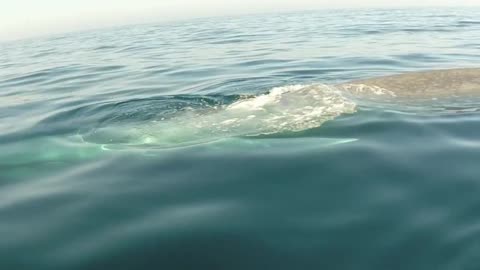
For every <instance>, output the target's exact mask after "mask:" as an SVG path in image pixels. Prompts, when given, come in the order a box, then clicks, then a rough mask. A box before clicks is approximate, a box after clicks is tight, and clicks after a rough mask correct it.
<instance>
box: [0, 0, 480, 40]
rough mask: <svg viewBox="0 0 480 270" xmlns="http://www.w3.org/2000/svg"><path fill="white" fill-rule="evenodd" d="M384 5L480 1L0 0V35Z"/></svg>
mask: <svg viewBox="0 0 480 270" xmlns="http://www.w3.org/2000/svg"><path fill="white" fill-rule="evenodd" d="M389 6H395V7H408V6H412V7H413V6H480V0H393V1H389V0H0V40H13V39H19V38H26V37H33V36H41V35H47V34H54V33H61V32H69V31H76V30H85V29H92V28H102V27H108V26H116V25H126V24H134V23H145V22H162V21H171V20H178V19H187V18H193V17H203V16H218V15H237V14H250V13H260V12H283V11H291V10H292V11H293V10H309V9H326V8H344V7H389Z"/></svg>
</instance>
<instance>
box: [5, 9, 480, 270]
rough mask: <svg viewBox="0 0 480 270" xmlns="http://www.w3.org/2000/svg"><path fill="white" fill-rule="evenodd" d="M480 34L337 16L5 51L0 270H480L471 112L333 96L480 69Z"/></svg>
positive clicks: (451, 12) (424, 20) (408, 19)
mask: <svg viewBox="0 0 480 270" xmlns="http://www.w3.org/2000/svg"><path fill="white" fill-rule="evenodd" d="M479 18H480V10H479V9H460V8H458V9H418V10H414V9H402V10H400V9H399V10H343V11H341V10H338V11H320V12H302V13H290V14H269V15H255V16H244V17H234V18H229V17H224V18H214V19H201V20H192V21H185V22H176V23H170V24H158V25H138V26H130V27H122V28H116V29H105V30H99V31H93V32H84V33H71V34H66V35H63V36H54V37H46V38H42V39H33V40H22V41H15V42H10V43H3V44H0V268H1V269H402V270H404V269H479V268H480V256H479V254H480V196H479V194H480V169H479V167H478V164H479V163H478V162H479V161H480V140H479V138H480V114H479V113H478V109H477V108H479V107H480V102H478V101H475V100H472V99H468V100H467V99H463V98H462V97H455V99H454V100H451V101H450V103H448V102H446V101H445V100H443V101H441V102H440V101H438V100H431V102H425V101H424V100H423V101H422V102H421V104H420V103H419V104H416V103H415V102H416V101H417V100H415V99H413V100H409V102H408V104H407V103H402V102H395V101H392V100H391V99H389V98H388V97H385V96H382V95H379V96H378V97H377V96H376V97H375V99H374V100H373V101H372V100H371V99H365V98H362V97H355V96H351V95H350V96H348V95H344V93H343V94H342V93H338V91H336V90H335V89H332V88H331V87H330V86H329V85H334V84H338V83H344V82H348V81H350V80H355V79H364V78H371V77H376V76H382V75H390V74H397V73H402V72H412V71H421V70H430V69H442V68H459V67H478V65H479V63H480V53H479V52H480V20H479ZM419 99H421V97H420V98H419ZM387 100H388V101H387Z"/></svg>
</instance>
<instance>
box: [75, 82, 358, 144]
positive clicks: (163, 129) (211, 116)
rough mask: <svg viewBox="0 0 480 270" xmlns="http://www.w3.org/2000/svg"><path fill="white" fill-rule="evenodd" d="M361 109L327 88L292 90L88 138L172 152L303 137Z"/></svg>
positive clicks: (103, 131) (99, 132) (106, 129)
mask: <svg viewBox="0 0 480 270" xmlns="http://www.w3.org/2000/svg"><path fill="white" fill-rule="evenodd" d="M355 110H356V104H355V102H353V101H352V100H350V99H348V98H346V97H345V96H344V95H343V92H342V91H340V90H339V89H337V88H335V87H333V86H327V85H291V86H284V87H277V88H273V89H272V90H270V91H269V92H268V93H266V94H262V95H259V96H255V97H243V98H240V99H239V100H237V101H235V102H233V103H231V104H226V105H219V106H212V107H206V108H203V109H184V110H182V111H181V112H179V114H178V115H176V116H174V117H171V118H168V119H164V118H162V117H159V118H158V119H154V120H152V121H150V122H148V123H146V124H143V125H139V124H138V123H137V124H135V123H134V124H129V125H122V126H116V125H109V126H105V127H100V128H96V129H94V130H91V131H89V132H88V133H85V134H83V138H84V140H85V141H87V142H91V143H97V144H103V145H105V147H107V148H111V147H112V146H113V147H114V146H115V145H123V146H125V145H130V146H141V145H148V146H156V147H172V146H180V145H185V144H198V143H204V142H209V141H214V140H218V139H222V138H226V137H236V136H257V135H264V134H274V133H281V132H298V131H302V130H306V129H311V128H315V127H319V126H320V125H322V124H323V123H324V122H326V121H329V120H332V119H334V118H336V117H338V116H339V115H341V114H348V113H354V112H355Z"/></svg>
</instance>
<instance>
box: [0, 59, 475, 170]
mask: <svg viewBox="0 0 480 270" xmlns="http://www.w3.org/2000/svg"><path fill="white" fill-rule="evenodd" d="M451 98H455V100H456V101H457V102H458V100H459V99H460V100H462V99H465V100H468V101H469V102H470V103H469V104H472V100H475V98H478V102H477V103H475V102H474V103H473V104H474V105H475V104H476V105H480V68H459V69H445V70H429V71H418V72H407V73H403V74H394V75H387V76H382V77H375V78H367V79H360V80H352V81H347V82H343V83H337V84H321V83H312V84H307V85H287V86H280V87H275V88H273V89H270V90H269V91H266V92H264V93H262V94H258V95H255V96H251V95H239V96H238V97H237V98H235V99H234V100H229V102H227V103H226V104H221V105H218V104H217V105H215V106H205V107H202V108H200V109H199V108H190V107H185V108H182V109H179V110H178V112H175V113H174V114H173V116H171V117H168V118H165V117H163V116H162V115H159V116H158V117H156V118H155V119H152V120H151V121H148V122H145V121H137V122H136V121H131V122H128V123H123V122H120V123H115V122H114V121H107V122H106V124H105V125H92V127H91V128H90V129H85V128H84V127H82V130H81V131H78V132H73V133H72V134H67V135H66V136H65V137H64V138H58V137H55V138H52V137H48V138H42V137H39V138H34V139H32V140H31V142H30V143H28V142H18V143H19V144H22V145H23V146H24V147H27V148H28V149H25V151H23V152H22V153H11V151H10V150H9V148H7V149H3V150H2V149H0V160H1V161H0V167H2V166H3V167H4V166H7V167H8V166H13V165H21V164H24V165H25V164H38V163H39V162H40V163H41V162H56V161H59V160H60V161H65V160H68V162H72V161H75V160H77V159H80V160H90V159H92V158H95V157H99V156H102V155H104V154H105V152H111V151H114V150H127V151H157V150H166V149H178V148H182V147H196V146H199V145H201V146H202V147H210V149H213V148H215V147H220V148H223V149H225V148H232V150H235V149H237V150H242V151H245V150H248V149H261V148H262V147H268V145H273V146H275V147H280V145H282V144H284V143H285V141H292V140H278V138H271V139H261V140H260V139H257V140H255V138H258V137H262V136H268V135H270V136H271V135H275V134H285V133H290V134H295V133H298V132H303V131H306V130H311V129H315V128H319V127H321V126H322V124H324V123H325V122H328V121H332V120H334V119H336V118H337V117H339V116H342V115H351V114H355V113H356V112H357V111H358V110H359V107H362V106H363V107H368V106H371V104H377V103H380V104H382V106H383V107H381V108H388V106H396V107H397V109H398V108H400V110H401V108H402V106H403V105H402V104H412V102H413V103H414V102H417V101H421V102H423V103H422V104H423V106H422V107H421V108H422V109H425V108H428V106H429V104H430V105H431V106H434V105H437V104H438V103H439V102H440V101H442V102H444V104H449V102H450V99H451ZM168 100H169V99H167V101H168ZM386 101H388V102H386ZM425 101H427V102H426V103H425ZM425 104H426V105H425ZM131 106H135V105H134V104H133V105H131ZM133 109H135V108H133ZM294 137H295V136H292V138H294ZM355 140H356V138H339V139H332V138H328V139H323V140H318V141H317V142H312V144H311V145H315V144H316V145H321V144H323V145H336V144H341V143H349V142H354V141H355ZM291 145H292V148H294V147H296V146H295V145H296V144H295V143H293V142H292V143H291ZM39 146H41V147H39ZM29 149H30V150H29ZM35 149H37V150H38V153H32V151H35Z"/></svg>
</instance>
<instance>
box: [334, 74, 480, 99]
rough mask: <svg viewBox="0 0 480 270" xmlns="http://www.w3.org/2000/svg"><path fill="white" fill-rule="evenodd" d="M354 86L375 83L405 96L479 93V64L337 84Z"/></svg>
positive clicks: (440, 96) (348, 87)
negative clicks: (474, 66) (470, 66)
mask: <svg viewBox="0 0 480 270" xmlns="http://www.w3.org/2000/svg"><path fill="white" fill-rule="evenodd" d="M354 86H357V87H358V86H368V87H376V88H380V89H384V90H388V91H390V92H392V93H394V94H395V96H397V97H406V98H408V97H423V98H442V97H451V96H479V95H480V68H462V69H449V70H434V71H421V72H411V73H405V74H400V75H391V76H385V77H378V78H372V79H366V80H356V81H351V82H349V83H347V84H341V85H337V87H340V88H342V89H346V90H351V89H352V87H354Z"/></svg>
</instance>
